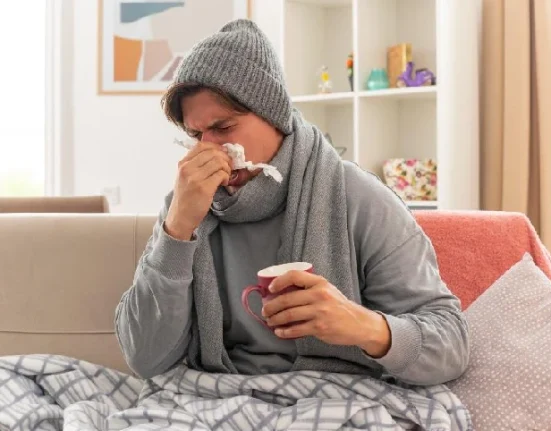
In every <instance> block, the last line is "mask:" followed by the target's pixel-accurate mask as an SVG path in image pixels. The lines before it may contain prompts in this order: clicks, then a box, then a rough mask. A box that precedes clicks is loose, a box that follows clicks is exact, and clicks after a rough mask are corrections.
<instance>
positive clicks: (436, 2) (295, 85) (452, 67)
mask: <svg viewBox="0 0 551 431" xmlns="http://www.w3.org/2000/svg"><path fill="white" fill-rule="evenodd" d="M254 18H255V20H256V21H257V22H258V24H259V25H260V26H261V27H262V28H263V29H264V30H265V31H266V32H267V33H268V35H269V36H270V37H271V38H272V40H273V41H274V45H275V47H276V49H278V51H279V55H280V58H281V61H282V63H283V67H284V70H285V74H286V79H287V84H288V86H289V89H290V92H291V95H292V97H293V102H294V104H295V105H296V106H297V107H298V108H299V109H300V110H301V111H302V112H303V113H304V115H305V117H306V118H307V119H308V120H310V121H311V122H313V123H315V124H316V125H317V126H319V127H320V128H321V129H322V130H323V131H324V132H327V133H329V134H330V135H331V137H332V139H333V143H334V144H335V145H336V146H342V147H346V148H347V150H346V152H345V153H344V155H343V158H345V159H348V160H352V161H354V162H356V163H358V164H359V165H360V166H362V167H363V168H364V169H368V170H370V171H373V172H375V173H376V174H378V175H380V176H381V177H382V163H383V162H384V160H386V159H389V158H395V157H401V158H419V159H422V158H434V159H436V160H437V163H438V184H437V187H438V201H436V202H427V201H424V202H408V205H410V206H411V207H412V208H417V207H422V208H439V209H477V208H478V205H479V197H478V196H479V191H478V187H479V179H478V166H479V156H478V148H479V144H478V73H479V72H478V58H479V57H478V33H477V31H478V30H477V20H478V7H477V5H476V2H464V1H461V0H256V1H255V17H254ZM402 42H409V43H411V44H412V47H413V61H414V62H415V68H420V67H427V68H429V69H430V70H431V71H433V72H434V73H435V75H436V78H437V85H435V86H431V87H420V88H404V89H387V90H380V91H366V89H365V82H366V80H367V77H368V76H369V73H370V71H371V69H373V68H386V53H387V48H388V47H389V46H391V45H395V44H397V43H402ZM351 52H352V53H354V91H351V89H350V85H349V82H348V77H347V74H346V67H345V64H346V58H347V56H348V54H349V53H351ZM322 65H326V66H328V68H329V72H330V76H331V80H332V82H333V92H332V93H331V94H319V93H318V87H317V85H318V82H319V79H318V77H319V70H320V68H321V66H322Z"/></svg>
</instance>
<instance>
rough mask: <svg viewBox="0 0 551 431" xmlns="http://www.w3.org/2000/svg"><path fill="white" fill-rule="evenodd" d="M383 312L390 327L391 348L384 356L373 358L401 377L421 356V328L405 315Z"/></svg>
mask: <svg viewBox="0 0 551 431" xmlns="http://www.w3.org/2000/svg"><path fill="white" fill-rule="evenodd" d="M379 314H381V315H382V316H383V317H384V318H385V319H386V321H387V323H388V327H389V328H390V337H391V338H390V339H391V340H392V341H391V345H390V349H389V351H388V352H387V354H386V355H385V356H383V357H382V358H373V360H374V361H376V362H377V363H379V364H380V365H382V366H383V367H384V368H385V369H386V370H387V371H388V372H389V373H391V374H393V375H395V376H397V377H399V374H400V373H403V372H404V371H405V370H406V369H407V368H408V367H409V366H410V365H411V364H413V363H414V362H415V361H417V359H418V358H419V355H420V353H421V348H422V344H423V336H422V334H421V329H420V328H419V327H418V326H417V325H416V324H415V323H414V322H413V321H411V320H409V319H407V318H405V317H397V316H392V315H390V314H383V313H379Z"/></svg>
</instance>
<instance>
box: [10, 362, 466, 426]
mask: <svg viewBox="0 0 551 431" xmlns="http://www.w3.org/2000/svg"><path fill="white" fill-rule="evenodd" d="M123 429H124V430H161V429H163V430H166V429H168V430H190V429H193V430H230V431H234V430H235V431H241V430H255V431H256V430H295V431H302V430H359V429H362V430H366V429H367V430H381V431H382V430H385V431H388V430H431V431H437V430H438V431H440V430H442V431H444V430H462V431H467V430H472V429H473V428H472V422H471V419H470V416H469V413H468V411H467V410H466V409H465V407H464V406H463V405H462V404H461V402H460V401H459V399H458V398H457V397H456V396H455V395H454V394H453V393H452V392H451V391H450V390H449V389H448V388H447V387H446V386H444V385H436V386H431V387H412V386H409V387H408V386H403V385H402V386H398V385H394V384H390V383H387V382H384V381H381V380H376V379H372V378H369V377H365V376H358V375H343V374H332V373H321V372H311V371H300V372H290V373H283V374H270V375H264V376H243V375H234V374H209V373H204V372H198V371H195V370H192V369H189V368H187V367H185V366H183V365H182V366H179V367H177V368H174V369H173V370H171V371H169V372H167V373H165V374H162V375H160V376H157V377H155V378H153V379H150V380H145V381H144V380H139V379H137V378H134V377H132V376H129V375H126V374H123V373H120V372H118V371H114V370H111V369H108V368H105V367H101V366H98V365H94V364H91V363H88V362H84V361H79V360H77V359H73V358H68V357H65V356H55V355H22V356H8V357H2V358H0V430H25V431H27V430H67V431H73V430H74V431H77V430H78V431H83V430H94V431H98V430H102V431H103V430H123Z"/></svg>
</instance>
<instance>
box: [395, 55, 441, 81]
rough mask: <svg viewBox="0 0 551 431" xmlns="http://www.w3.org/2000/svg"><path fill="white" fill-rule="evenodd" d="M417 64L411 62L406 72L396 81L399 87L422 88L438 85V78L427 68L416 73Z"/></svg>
mask: <svg viewBox="0 0 551 431" xmlns="http://www.w3.org/2000/svg"><path fill="white" fill-rule="evenodd" d="M414 67H415V63H414V62H413V61H410V62H409V63H408V65H407V67H406V70H405V72H403V73H401V74H400V76H399V77H398V80H397V81H396V86H397V87H422V86H428V85H435V84H436V77H435V76H434V73H432V72H431V71H430V70H428V69H427V68H422V69H417V70H416V71H414Z"/></svg>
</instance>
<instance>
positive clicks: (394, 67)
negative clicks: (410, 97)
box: [386, 43, 413, 88]
mask: <svg viewBox="0 0 551 431" xmlns="http://www.w3.org/2000/svg"><path fill="white" fill-rule="evenodd" d="M412 60H413V58H412V48H411V43H400V44H398V45H393V46H390V47H389V48H388V49H387V56H386V68H387V73H388V81H389V84H390V85H389V87H390V88H396V87H397V80H398V77H399V76H400V75H401V74H402V73H404V71H405V70H406V68H407V65H408V62H410V61H412Z"/></svg>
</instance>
